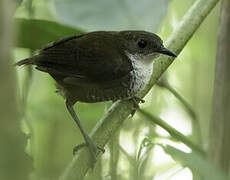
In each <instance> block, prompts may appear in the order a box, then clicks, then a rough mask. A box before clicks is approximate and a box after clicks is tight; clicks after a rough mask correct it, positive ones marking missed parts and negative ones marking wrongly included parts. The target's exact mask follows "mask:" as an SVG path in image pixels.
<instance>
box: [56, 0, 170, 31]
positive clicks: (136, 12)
mask: <svg viewBox="0 0 230 180" xmlns="http://www.w3.org/2000/svg"><path fill="white" fill-rule="evenodd" d="M169 2H170V0H161V1H159V0H97V1H92V0H77V1H76V0H54V5H55V7H56V11H55V16H56V18H57V20H58V21H59V22H61V23H63V24H68V25H71V26H75V27H81V28H83V29H86V30H90V31H95V30H127V29H130V30H132V29H143V30H147V31H157V29H158V27H159V25H160V23H161V21H162V19H163V18H164V16H165V15H166V12H167V8H168V3H169Z"/></svg>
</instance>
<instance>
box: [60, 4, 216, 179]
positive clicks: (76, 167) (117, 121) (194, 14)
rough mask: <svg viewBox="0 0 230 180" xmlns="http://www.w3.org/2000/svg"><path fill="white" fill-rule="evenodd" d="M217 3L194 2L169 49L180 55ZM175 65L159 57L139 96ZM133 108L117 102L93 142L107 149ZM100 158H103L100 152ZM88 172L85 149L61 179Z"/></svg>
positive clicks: (124, 102) (102, 120)
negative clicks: (108, 143)
mask: <svg viewBox="0 0 230 180" xmlns="http://www.w3.org/2000/svg"><path fill="white" fill-rule="evenodd" d="M218 1H219V0H197V1H195V3H194V4H193V6H192V7H191V8H190V9H189V10H188V12H187V13H186V14H185V16H184V18H183V19H182V21H181V23H180V24H179V25H178V27H177V28H176V30H175V31H174V32H173V33H172V34H171V36H170V37H169V38H168V40H167V42H166V47H167V48H169V49H170V50H172V51H174V52H176V54H179V53H180V52H181V50H182V49H183V48H184V46H185V45H186V43H187V42H188V41H189V39H190V38H191V37H192V35H193V34H194V32H195V31H196V30H197V29H198V27H199V26H200V24H201V23H202V22H203V20H204V19H205V18H206V16H207V15H208V14H209V12H210V11H211V10H212V9H213V8H214V7H215V5H216V4H217V2H218ZM172 62H173V59H172V58H170V57H165V56H160V57H159V58H158V59H156V60H155V63H154V70H153V74H152V78H151V80H150V82H149V84H148V85H147V86H146V88H145V89H144V90H143V92H142V93H141V94H140V95H141V97H144V96H145V95H146V94H147V93H148V91H149V90H150V89H151V88H152V86H153V85H154V84H155V83H156V81H157V80H158V79H159V77H160V76H161V75H162V74H163V73H164V72H165V71H166V70H167V68H168V67H169V65H170V64H171V63H172ZM132 107H133V104H132V102H130V101H117V102H115V103H114V104H113V105H112V106H111V107H110V108H109V110H108V112H107V113H106V114H105V115H104V117H102V119H101V120H100V121H99V122H98V123H97V124H96V126H95V128H94V129H93V131H92V132H91V137H92V139H93V141H94V142H95V143H96V144H97V145H99V146H100V147H104V146H105V144H106V143H107V142H108V140H109V139H110V138H111V136H112V135H113V134H114V133H115V131H116V130H118V129H119V128H120V127H121V125H122V123H123V122H124V120H125V119H126V118H127V117H128V116H129V114H130V113H131V111H132ZM98 155H101V153H100V152H98ZM89 169H90V154H89V152H88V150H87V149H86V148H82V149H81V150H80V151H79V152H78V153H77V155H76V156H75V157H74V158H73V160H72V161H71V163H70V164H69V165H68V166H67V168H66V170H65V171H64V173H63V174H62V176H61V178H60V180H82V179H83V178H84V176H85V175H86V173H87V172H88V170H89Z"/></svg>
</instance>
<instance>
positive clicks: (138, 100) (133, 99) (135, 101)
mask: <svg viewBox="0 0 230 180" xmlns="http://www.w3.org/2000/svg"><path fill="white" fill-rule="evenodd" d="M131 100H132V101H133V104H134V106H133V110H132V112H131V117H133V116H134V114H135V112H136V110H137V109H139V108H140V107H139V103H145V100H144V99H141V98H139V97H137V96H134V97H133V98H132V99H131Z"/></svg>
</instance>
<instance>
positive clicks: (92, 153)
mask: <svg viewBox="0 0 230 180" xmlns="http://www.w3.org/2000/svg"><path fill="white" fill-rule="evenodd" d="M85 146H87V147H88V150H89V153H90V156H91V163H90V165H91V168H92V169H93V167H94V165H95V163H96V155H97V150H100V151H101V152H102V153H104V152H105V149H104V148H102V147H99V146H96V145H95V144H94V143H93V142H92V140H91V139H90V140H88V141H87V142H86V143H82V144H79V145H77V146H75V147H74V148H73V154H74V155H75V154H76V153H77V151H79V150H80V149H81V148H82V147H85Z"/></svg>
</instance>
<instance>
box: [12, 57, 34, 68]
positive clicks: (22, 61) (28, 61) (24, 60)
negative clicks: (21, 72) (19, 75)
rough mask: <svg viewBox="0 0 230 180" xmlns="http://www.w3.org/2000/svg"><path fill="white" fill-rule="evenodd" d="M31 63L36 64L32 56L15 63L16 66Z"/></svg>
mask: <svg viewBox="0 0 230 180" xmlns="http://www.w3.org/2000/svg"><path fill="white" fill-rule="evenodd" d="M30 64H34V62H33V60H32V58H26V59H23V60H21V61H18V62H17V63H15V64H14V65H15V66H22V65H30Z"/></svg>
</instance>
